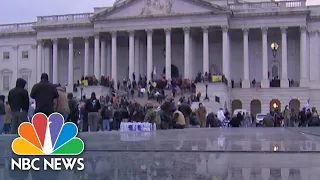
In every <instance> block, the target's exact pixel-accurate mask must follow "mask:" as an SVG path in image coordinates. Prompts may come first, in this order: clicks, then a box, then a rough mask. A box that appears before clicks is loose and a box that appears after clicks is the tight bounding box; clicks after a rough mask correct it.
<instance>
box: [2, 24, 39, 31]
mask: <svg viewBox="0 0 320 180" xmlns="http://www.w3.org/2000/svg"><path fill="white" fill-rule="evenodd" d="M33 24H34V22H32V23H17V24H1V25H0V33H10V32H25V31H34V30H33V29H32V25H33Z"/></svg>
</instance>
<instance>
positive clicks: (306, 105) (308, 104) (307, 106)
mask: <svg viewBox="0 0 320 180" xmlns="http://www.w3.org/2000/svg"><path fill="white" fill-rule="evenodd" d="M304 107H305V108H306V109H309V107H310V98H309V99H308V100H307V102H306V104H305V105H304Z"/></svg>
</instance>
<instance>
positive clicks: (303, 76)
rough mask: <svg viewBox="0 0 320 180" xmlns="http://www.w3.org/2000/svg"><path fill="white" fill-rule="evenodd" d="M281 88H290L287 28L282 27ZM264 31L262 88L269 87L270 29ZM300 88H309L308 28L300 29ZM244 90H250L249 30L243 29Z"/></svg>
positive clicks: (262, 29)
mask: <svg viewBox="0 0 320 180" xmlns="http://www.w3.org/2000/svg"><path fill="white" fill-rule="evenodd" d="M280 29H281V47H282V53H281V59H282V60H281V61H282V62H281V87H283V88H287V87H289V81H288V38H287V36H288V35H287V27H281V28H280ZM261 31H262V81H261V87H262V88H268V87H269V79H268V64H269V63H268V47H269V46H268V28H261ZM300 33H301V34H300V87H308V85H309V84H308V68H307V67H308V63H307V28H306V27H301V28H300ZM243 60H244V61H243V62H244V64H243V77H244V79H243V81H242V86H243V88H250V80H249V29H243Z"/></svg>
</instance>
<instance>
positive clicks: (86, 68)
mask: <svg viewBox="0 0 320 180" xmlns="http://www.w3.org/2000/svg"><path fill="white" fill-rule="evenodd" d="M84 76H89V37H84Z"/></svg>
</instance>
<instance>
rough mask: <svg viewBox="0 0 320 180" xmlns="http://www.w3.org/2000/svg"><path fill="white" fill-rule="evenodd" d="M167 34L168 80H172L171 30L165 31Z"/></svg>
mask: <svg viewBox="0 0 320 180" xmlns="http://www.w3.org/2000/svg"><path fill="white" fill-rule="evenodd" d="M164 31H165V34H166V79H167V80H171V78H172V77H171V29H170V28H167V29H165V30H164Z"/></svg>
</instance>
